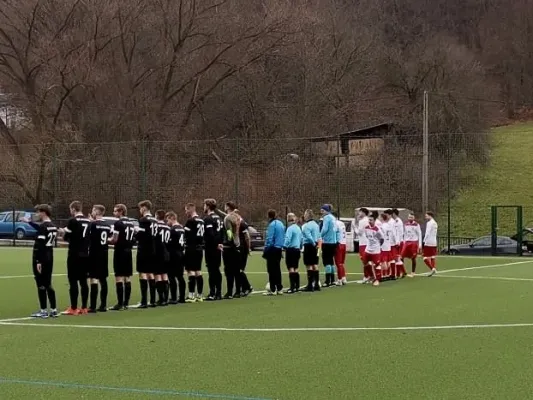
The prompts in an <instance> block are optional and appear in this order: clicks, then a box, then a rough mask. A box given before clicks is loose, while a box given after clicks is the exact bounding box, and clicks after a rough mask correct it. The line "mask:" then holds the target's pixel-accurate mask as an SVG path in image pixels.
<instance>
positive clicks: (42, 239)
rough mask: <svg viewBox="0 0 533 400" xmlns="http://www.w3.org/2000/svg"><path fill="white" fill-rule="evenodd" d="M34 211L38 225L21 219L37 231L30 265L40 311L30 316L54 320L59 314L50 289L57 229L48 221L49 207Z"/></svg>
mask: <svg viewBox="0 0 533 400" xmlns="http://www.w3.org/2000/svg"><path fill="white" fill-rule="evenodd" d="M35 210H36V211H37V214H38V216H39V220H40V221H41V223H40V224H36V223H35V222H33V221H31V220H30V219H23V221H24V222H27V223H29V224H30V225H31V226H32V227H33V228H34V229H35V230H37V236H36V238H35V243H34V244H33V257H32V264H33V276H34V277H35V283H36V285H37V293H38V295H39V305H40V307H41V310H40V311H37V312H36V313H33V314H32V315H31V316H32V317H34V318H48V317H49V316H50V317H53V318H55V317H58V316H59V314H58V312H57V305H56V292H55V290H54V288H53V287H52V273H53V272H54V246H55V243H56V238H57V228H56V227H55V226H54V224H53V223H52V221H51V220H50V215H51V213H52V210H51V208H50V206H49V205H47V204H41V205H38V206H37V207H35ZM47 297H48V301H49V302H50V308H51V310H50V314H49V313H48V307H47V303H46V298H47Z"/></svg>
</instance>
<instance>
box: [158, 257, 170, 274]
mask: <svg viewBox="0 0 533 400" xmlns="http://www.w3.org/2000/svg"><path fill="white" fill-rule="evenodd" d="M169 264H170V259H169V258H166V257H165V258H157V259H156V260H155V265H154V274H155V275H165V274H168V269H169Z"/></svg>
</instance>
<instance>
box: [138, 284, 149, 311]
mask: <svg viewBox="0 0 533 400" xmlns="http://www.w3.org/2000/svg"><path fill="white" fill-rule="evenodd" d="M139 285H140V286H141V304H142V305H143V306H145V305H147V304H148V300H147V299H148V281H147V280H146V279H140V280H139Z"/></svg>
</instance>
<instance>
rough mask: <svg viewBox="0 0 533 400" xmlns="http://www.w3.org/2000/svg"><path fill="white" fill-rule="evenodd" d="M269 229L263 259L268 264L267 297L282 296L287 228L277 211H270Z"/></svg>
mask: <svg viewBox="0 0 533 400" xmlns="http://www.w3.org/2000/svg"><path fill="white" fill-rule="evenodd" d="M268 221H269V223H268V228H267V233H266V239H265V250H264V251H263V258H264V259H265V260H266V263H267V272H268V281H269V283H270V292H268V293H265V295H267V296H275V295H282V294H283V292H282V289H283V284H282V282H281V254H282V249H283V244H284V237H285V226H284V225H283V223H282V222H281V221H280V220H279V219H277V218H276V211H275V210H269V211H268Z"/></svg>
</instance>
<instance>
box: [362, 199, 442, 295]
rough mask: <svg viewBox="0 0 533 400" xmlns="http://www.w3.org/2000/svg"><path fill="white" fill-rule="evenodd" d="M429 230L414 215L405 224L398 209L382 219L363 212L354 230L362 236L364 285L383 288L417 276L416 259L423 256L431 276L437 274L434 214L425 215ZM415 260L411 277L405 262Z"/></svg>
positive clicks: (364, 210)
mask: <svg viewBox="0 0 533 400" xmlns="http://www.w3.org/2000/svg"><path fill="white" fill-rule="evenodd" d="M425 219H426V229H425V233H424V236H423V237H422V230H421V228H420V225H419V224H418V222H417V221H416V219H415V216H414V214H409V216H408V219H407V221H405V222H404V221H402V220H401V219H400V217H399V211H398V210H397V209H389V210H385V212H384V213H383V214H381V216H378V214H377V213H376V212H374V213H372V214H370V213H369V210H368V209H366V208H361V209H360V210H359V215H358V221H357V222H354V223H353V225H352V228H353V230H354V231H355V232H357V233H358V236H359V254H360V255H361V260H362V261H363V275H364V277H363V283H367V282H371V281H372V282H373V284H374V285H376V286H377V285H379V282H380V281H381V280H389V279H396V278H398V277H405V276H410V277H414V276H415V271H416V257H417V255H418V254H420V253H422V256H423V260H424V263H425V264H426V265H427V267H428V268H429V269H430V273H429V276H433V275H434V274H435V273H436V272H437V264H436V256H437V230H438V225H437V222H436V221H435V219H434V214H433V213H432V212H431V211H427V212H426V214H425ZM405 259H410V260H411V273H410V274H409V275H407V272H406V270H405V266H404V263H403V262H404V260H405Z"/></svg>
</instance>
